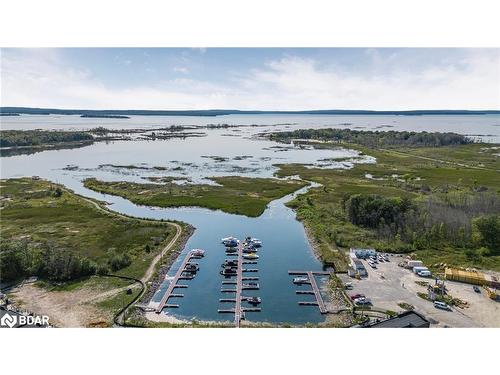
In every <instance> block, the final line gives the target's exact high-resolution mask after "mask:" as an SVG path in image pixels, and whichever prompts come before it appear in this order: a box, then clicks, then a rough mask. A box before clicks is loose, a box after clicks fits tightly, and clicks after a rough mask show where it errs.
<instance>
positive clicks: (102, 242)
mask: <svg viewBox="0 0 500 375" xmlns="http://www.w3.org/2000/svg"><path fill="white" fill-rule="evenodd" d="M0 185H1V201H0V207H1V211H0V212H1V222H2V225H1V227H0V238H1V243H2V254H1V255H2V257H1V258H0V260H1V263H2V269H4V267H7V268H8V267H18V268H19V272H20V273H21V272H24V274H19V277H26V276H29V275H30V274H39V273H42V274H43V275H47V276H46V277H44V276H42V279H44V281H43V282H40V283H39V285H38V286H40V287H43V288H44V289H45V290H46V291H48V292H54V293H57V292H63V293H64V292H73V291H78V290H82V289H85V290H92V291H93V292H95V293H94V294H101V293H104V292H105V291H106V290H110V289H116V288H119V287H124V286H126V285H128V284H129V282H128V281H124V280H120V279H112V278H107V277H99V276H91V277H89V276H86V277H82V278H78V279H76V280H71V279H67V278H66V279H64V278H62V277H61V275H62V274H61V272H60V271H59V270H60V269H61V268H62V269H66V266H65V265H61V262H63V263H65V262H70V261H74V259H75V258H74V257H78V259H85V260H88V261H89V262H92V264H95V265H97V266H98V269H99V268H104V269H105V270H106V269H107V270H108V271H109V272H112V273H114V274H117V275H122V276H128V277H134V278H141V277H142V276H143V275H144V273H145V271H146V269H147V268H148V267H149V265H150V264H151V261H152V260H153V258H154V257H155V256H156V255H157V254H158V253H159V251H161V249H163V247H164V246H165V244H167V243H169V242H170V240H171V239H172V237H173V236H174V235H175V228H173V227H172V226H171V225H169V224H168V223H164V222H158V221H150V220H139V219H133V218H125V217H119V216H117V215H114V214H111V213H106V212H103V211H101V210H98V209H97V208H96V207H95V206H94V205H93V204H92V203H90V202H88V201H86V200H84V199H83V198H81V197H79V196H77V195H75V194H73V193H72V192H70V191H68V190H65V189H64V188H62V187H60V186H58V185H54V184H53V183H51V182H48V181H44V180H32V179H30V178H21V179H9V180H1V182H0ZM21 242H22V243H27V247H25V248H23V249H25V250H24V251H26V252H27V255H25V254H24V253H23V256H22V257H20V258H14V257H13V256H12V245H11V244H16V243H21ZM9 246H10V247H9ZM46 247H47V248H50V249H51V251H50V252H49V251H47V248H46ZM26 249H27V250H26ZM53 249H56V250H53ZM28 250H29V252H28ZM59 251H60V252H59ZM54 254H55V255H54ZM63 254H64V256H62V255H63ZM68 254H70V255H68ZM124 254H126V255H127V259H128V262H127V263H128V264H127V265H125V266H123V265H122V268H119V269H116V270H114V269H113V268H112V267H111V264H110V261H111V259H112V258H113V257H116V256H121V255H124ZM72 255H74V257H73V258H72ZM48 256H50V257H52V258H53V257H55V258H56V259H52V258H51V260H50V261H48V260H46V259H45V258H46V257H48ZM37 257H39V258H40V259H39V260H38V261H37V259H36V258H37ZM33 258H35V259H33ZM26 262H29V265H26ZM20 264H22V266H23V268H21V266H20ZM7 268H6V269H7ZM77 268H78V267H77ZM4 271H5V270H4ZM31 272H32V273H31ZM3 273H4V274H6V272H3ZM64 275H70V274H69V273H68V274H64ZM96 280H97V281H96ZM2 281H8V280H5V277H3V278H2ZM136 292H137V290H135V291H134V294H133V295H135V294H136ZM133 295H132V296H131V295H125V292H124V291H123V292H121V293H119V294H116V295H115V294H114V295H112V296H109V297H110V299H109V300H108V298H103V299H98V300H97V301H94V302H95V303H94V302H93V303H94V304H98V307H101V308H108V309H115V310H116V308H118V307H121V306H120V305H121V303H122V302H125V301H128V300H129V299H130V298H132V297H133ZM104 297H107V296H106V295H104Z"/></svg>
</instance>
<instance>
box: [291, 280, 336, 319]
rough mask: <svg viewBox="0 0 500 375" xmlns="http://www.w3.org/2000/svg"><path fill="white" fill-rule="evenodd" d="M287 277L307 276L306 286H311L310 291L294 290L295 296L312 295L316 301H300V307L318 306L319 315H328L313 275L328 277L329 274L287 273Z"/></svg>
mask: <svg viewBox="0 0 500 375" xmlns="http://www.w3.org/2000/svg"><path fill="white" fill-rule="evenodd" d="M288 274H289V275H307V278H308V279H309V282H308V284H310V285H311V290H296V291H295V293H296V294H314V297H315V298H316V301H300V302H299V305H302V306H318V308H319V312H320V313H321V314H326V313H328V309H327V308H326V305H325V301H324V300H323V297H322V296H321V292H320V290H319V288H318V284H317V283H316V278H315V277H314V276H315V275H318V276H326V275H330V272H327V271H288Z"/></svg>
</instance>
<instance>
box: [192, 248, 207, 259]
mask: <svg viewBox="0 0 500 375" xmlns="http://www.w3.org/2000/svg"><path fill="white" fill-rule="evenodd" d="M191 255H193V256H195V257H200V258H201V257H203V256H205V250H202V249H193V250H191Z"/></svg>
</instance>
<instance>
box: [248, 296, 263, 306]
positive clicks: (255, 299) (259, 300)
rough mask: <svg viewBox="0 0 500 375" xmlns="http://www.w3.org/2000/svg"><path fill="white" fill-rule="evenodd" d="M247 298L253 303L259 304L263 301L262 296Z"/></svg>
mask: <svg viewBox="0 0 500 375" xmlns="http://www.w3.org/2000/svg"><path fill="white" fill-rule="evenodd" d="M245 300H246V301H247V302H248V303H250V304H251V305H258V304H259V303H261V302H262V299H261V298H260V297H247V298H245Z"/></svg>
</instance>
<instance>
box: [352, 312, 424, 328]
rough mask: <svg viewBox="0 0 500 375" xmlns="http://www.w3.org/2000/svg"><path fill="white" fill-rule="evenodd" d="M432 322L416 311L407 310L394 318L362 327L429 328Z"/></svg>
mask: <svg viewBox="0 0 500 375" xmlns="http://www.w3.org/2000/svg"><path fill="white" fill-rule="evenodd" d="M430 325H431V323H430V322H429V321H428V320H427V319H426V318H425V316H423V315H422V314H419V313H417V312H415V311H405V312H404V313H401V314H399V315H397V316H394V317H392V318H389V319H386V320H382V321H380V322H373V323H368V324H366V325H363V326H361V327H362V328H429V326H430Z"/></svg>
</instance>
